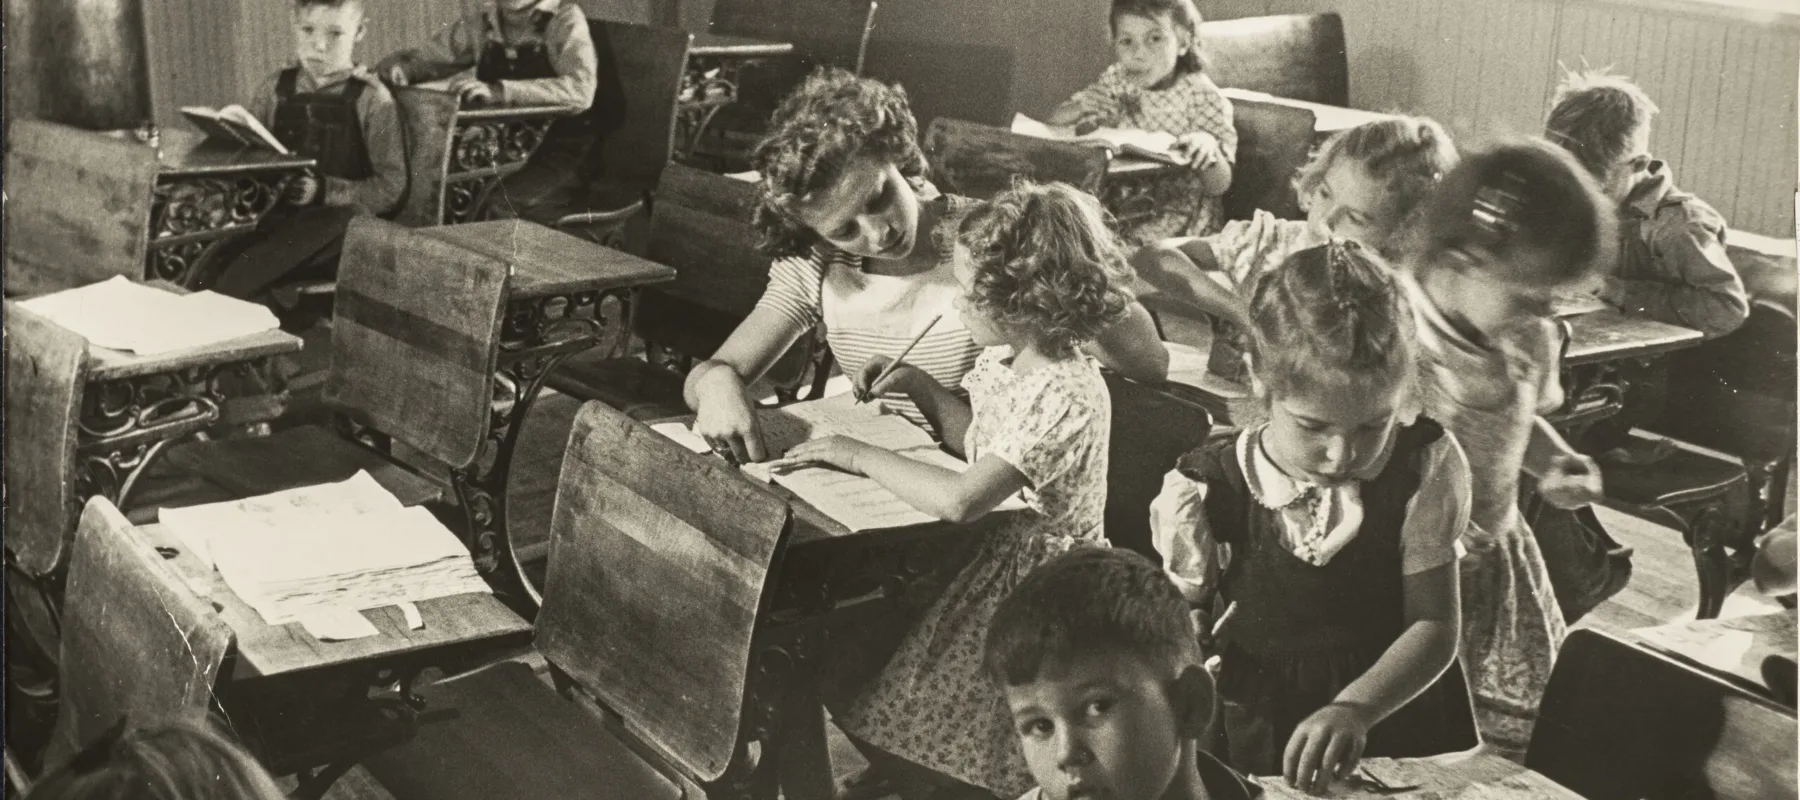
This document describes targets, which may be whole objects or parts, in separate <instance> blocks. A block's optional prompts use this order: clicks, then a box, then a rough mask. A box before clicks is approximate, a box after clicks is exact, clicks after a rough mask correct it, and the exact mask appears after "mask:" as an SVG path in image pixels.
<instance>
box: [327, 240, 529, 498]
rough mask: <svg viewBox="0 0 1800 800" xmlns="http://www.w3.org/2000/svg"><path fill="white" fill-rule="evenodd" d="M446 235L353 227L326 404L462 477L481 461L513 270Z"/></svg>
mask: <svg viewBox="0 0 1800 800" xmlns="http://www.w3.org/2000/svg"><path fill="white" fill-rule="evenodd" d="M489 224H496V223H489ZM455 227H466V226H455ZM449 230H451V229H450V228H443V227H438V228H418V229H413V228H405V227H402V226H400V225H396V224H394V223H391V222H386V221H383V220H380V219H376V218H374V217H358V218H356V219H355V220H353V221H352V222H351V223H350V228H349V231H348V232H347V233H346V234H345V237H344V256H343V260H342V262H341V263H340V265H339V267H338V294H337V305H336V309H335V313H336V320H335V322H334V324H333V325H332V328H331V371H330V373H329V374H328V376H327V378H326V385H325V396H326V401H327V402H328V403H330V404H332V405H333V406H334V407H336V408H338V409H339V410H341V411H343V412H344V413H345V414H347V415H348V416H350V417H351V418H352V419H353V420H355V421H356V422H358V423H361V424H364V425H368V426H370V427H372V428H374V429H376V430H378V431H381V432H382V433H385V434H387V435H389V436H392V437H394V438H396V439H399V440H401V441H403V442H406V443H407V444H408V445H410V446H412V447H414V448H417V449H418V450H420V451H421V452H423V453H425V454H426V455H428V456H430V457H431V458H433V459H435V460H437V461H438V462H440V463H442V464H444V465H445V466H448V467H451V468H461V467H464V466H467V465H469V464H471V463H473V462H474V461H475V459H476V458H477V457H478V456H479V455H480V454H481V449H482V447H483V444H484V440H485V437H486V433H487V429H488V416H489V413H490V410H491V407H492V403H493V399H494V368H495V365H496V363H497V360H498V357H499V348H500V323H501V311H502V307H503V304H504V303H505V298H506V290H507V280H508V274H509V272H510V270H511V265H510V262H509V261H508V260H507V259H506V258H505V257H504V254H495V253H490V252H482V251H478V250H474V249H471V248H470V247H468V246H467V245H466V243H464V242H459V241H456V240H455V239H454V238H453V237H452V236H451V235H450V234H447V233H446V231H449ZM497 246H501V245H497Z"/></svg>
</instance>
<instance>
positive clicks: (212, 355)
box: [87, 330, 300, 381]
mask: <svg viewBox="0 0 1800 800" xmlns="http://www.w3.org/2000/svg"><path fill="white" fill-rule="evenodd" d="M298 352H300V337H298V336H295V335H293V334H291V333H288V332H286V331H280V330H273V331H263V332H262V333H257V334H251V335H249V336H240V337H238V338H236V339H232V340H229V341H224V342H219V343H218V344H213V345H208V346H206V347H195V348H191V349H188V350H176V351H173V352H168V353H157V354H156V355H149V356H140V355H138V354H136V353H128V352H125V351H123V350H111V349H108V348H105V347H90V348H88V357H87V369H88V380H90V381H110V380H118V379H120V378H135V377H137V376H140V375H155V374H158V373H163V372H175V371H178V370H184V369H189V368H192V367H204V366H211V365H214V364H234V363H238V362H242V361H250V360H253V359H258V358H262V357H264V356H272V355H279V354H282V353H298Z"/></svg>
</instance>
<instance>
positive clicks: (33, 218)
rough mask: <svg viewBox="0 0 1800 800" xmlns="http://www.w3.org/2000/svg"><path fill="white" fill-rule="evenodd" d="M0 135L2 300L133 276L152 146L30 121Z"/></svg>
mask: <svg viewBox="0 0 1800 800" xmlns="http://www.w3.org/2000/svg"><path fill="white" fill-rule="evenodd" d="M7 136H8V141H7V142H6V195H7V197H6V207H5V208H6V211H5V213H6V237H5V238H6V242H5V254H6V276H5V291H6V294H7V295H8V296H29V295H37V294H47V293H50V292H54V291H59V290H62V289H70V288H74V287H76V286H85V285H87V284H90V283H95V282H98V281H103V280H106V279H107V278H110V277H112V276H114V275H124V276H126V277H128V278H131V279H132V280H143V278H144V258H145V253H146V252H147V251H148V249H149V237H150V225H151V220H150V208H151V200H152V197H153V195H154V192H155V187H156V171H157V168H156V149H155V148H153V147H148V146H146V145H144V144H141V143H139V142H138V141H136V140H135V139H132V138H130V137H129V136H113V135H109V134H105V133H98V132H95V131H89V130H82V129H80V128H72V127H69V126H67V125H58V124H56V123H54V122H45V121H42V120H36V119H17V120H9V124H8V132H7Z"/></svg>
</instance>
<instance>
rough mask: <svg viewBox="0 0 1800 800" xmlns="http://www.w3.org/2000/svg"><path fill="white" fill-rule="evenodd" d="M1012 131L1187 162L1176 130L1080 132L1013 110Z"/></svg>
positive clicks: (1118, 151) (1104, 129)
mask: <svg viewBox="0 0 1800 800" xmlns="http://www.w3.org/2000/svg"><path fill="white" fill-rule="evenodd" d="M1012 132H1013V133H1017V134H1023V135H1025V136H1036V137H1037V138H1039V139H1061V140H1063V141H1069V142H1075V143H1077V144H1087V145H1094V146H1096V147H1104V148H1106V149H1108V150H1111V151H1113V152H1114V153H1120V154H1124V155H1128V156H1136V157H1138V158H1147V159H1150V160H1152V161H1161V162H1163V163H1165V164H1177V165H1179V164H1186V163H1188V157H1187V155H1186V154H1185V153H1183V152H1179V151H1177V150H1176V149H1175V134H1172V133H1168V132H1165V131H1145V130H1138V129H1135V128H1096V129H1095V130H1093V131H1090V132H1088V133H1086V134H1082V135H1077V134H1076V133H1075V130H1074V129H1073V128H1068V127H1061V126H1055V125H1047V124H1045V123H1043V122H1039V121H1038V120H1035V119H1032V118H1031V117H1027V116H1025V115H1024V114H1014V115H1013V121H1012Z"/></svg>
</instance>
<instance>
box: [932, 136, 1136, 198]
mask: <svg viewBox="0 0 1800 800" xmlns="http://www.w3.org/2000/svg"><path fill="white" fill-rule="evenodd" d="M923 149H924V150H925V160H926V162H927V163H929V164H930V166H931V175H932V178H933V179H934V180H936V181H938V182H939V188H940V189H943V190H944V191H945V192H948V193H950V194H958V195H962V196H964V197H973V198H976V199H980V200H985V199H987V198H989V197H992V196H994V195H995V194H998V193H999V192H1001V191H1003V190H1005V189H1006V188H1007V187H1009V186H1011V185H1012V182H1013V180H1014V179H1016V178H1025V179H1028V180H1033V181H1037V182H1040V183H1045V182H1049V181H1061V182H1063V183H1066V184H1069V185H1070V186H1073V187H1075V188H1077V189H1080V190H1082V191H1084V192H1087V193H1088V194H1091V195H1095V196H1098V195H1099V194H1100V187H1101V184H1102V182H1103V181H1105V179H1106V174H1107V163H1108V162H1109V161H1110V160H1111V158H1110V156H1109V155H1108V152H1107V150H1106V149H1104V148H1100V147H1091V146H1088V145H1083V144H1077V143H1075V142H1064V141H1057V140H1055V139H1044V138H1041V137H1037V136H1026V135H1024V134H1018V133H1013V132H1012V131H1009V130H1007V129H1005V128H997V127H994V126H992V125H983V124H981V123H978V122H965V121H963V120H959V119H951V118H949V117H938V118H937V119H934V120H932V121H931V125H930V126H928V127H927V128H926V129H925V140H924V142H923Z"/></svg>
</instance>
